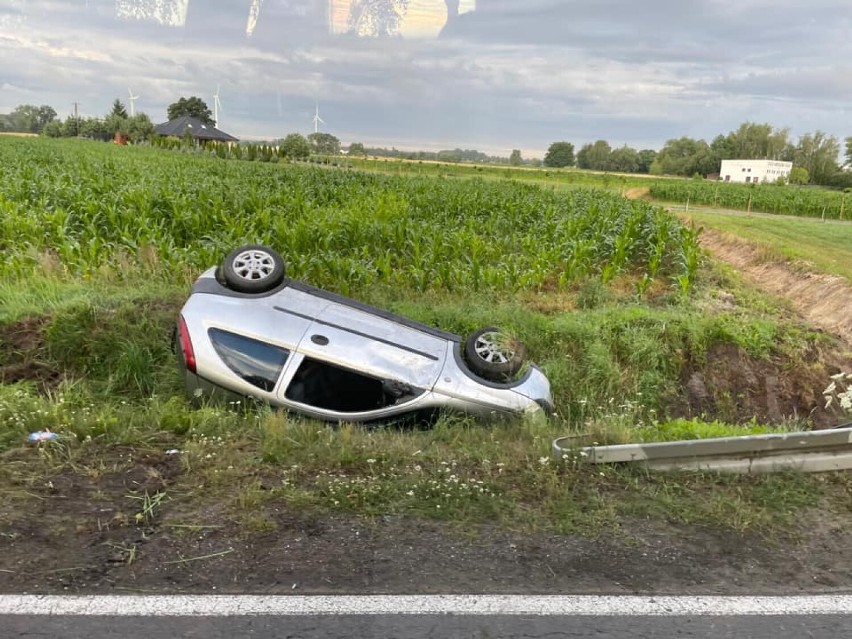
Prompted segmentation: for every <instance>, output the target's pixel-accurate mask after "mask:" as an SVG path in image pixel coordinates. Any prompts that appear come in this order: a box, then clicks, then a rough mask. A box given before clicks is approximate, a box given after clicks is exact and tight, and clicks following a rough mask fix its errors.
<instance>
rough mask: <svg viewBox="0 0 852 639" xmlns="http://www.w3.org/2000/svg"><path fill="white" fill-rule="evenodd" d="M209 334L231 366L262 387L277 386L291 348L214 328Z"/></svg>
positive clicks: (268, 389) (237, 372)
mask: <svg viewBox="0 0 852 639" xmlns="http://www.w3.org/2000/svg"><path fill="white" fill-rule="evenodd" d="M207 334H208V335H209V336H210V341H211V342H212V343H213V348H215V349H216V352H217V353H218V354H219V357H221V358H222V361H223V362H225V365H226V366H227V367H228V368H230V369H231V370H232V371H234V372H235V373H236V374H237V375H239V376H240V377H241V378H242V379H244V380H245V381H247V382H248V383H249V384H252V385H253V386H257V387H258V388H260V389H261V390H265V391H267V392H269V391H272V389H273V388H275V384H276V382H277V381H278V377H279V376H280V375H281V371H282V369H283V368H284V364H285V363H286V362H287V357H288V356H289V355H290V351H288V350H287V349H285V348H281V347H280V346H275V345H273V344H267V343H266V342H261V341H259V340H256V339H252V338H251V337H245V336H244V335H237V334H236V333H230V332H228V331H223V330H221V329H219V328H211V329H210V330H209V331H208V332H207Z"/></svg>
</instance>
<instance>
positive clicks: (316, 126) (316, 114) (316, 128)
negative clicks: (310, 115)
mask: <svg viewBox="0 0 852 639" xmlns="http://www.w3.org/2000/svg"><path fill="white" fill-rule="evenodd" d="M315 104H316V111H315V112H314V133H319V125H320V122H322V123H323V124H325V120H323V119H322V118H321V117H320V116H319V103H318V102H317V103H315Z"/></svg>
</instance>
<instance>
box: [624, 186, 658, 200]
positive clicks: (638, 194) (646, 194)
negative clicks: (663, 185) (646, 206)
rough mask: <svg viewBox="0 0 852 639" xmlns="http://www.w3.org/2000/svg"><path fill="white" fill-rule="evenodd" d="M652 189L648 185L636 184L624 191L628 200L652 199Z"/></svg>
mask: <svg viewBox="0 0 852 639" xmlns="http://www.w3.org/2000/svg"><path fill="white" fill-rule="evenodd" d="M650 193H651V189H650V188H648V187H647V186H634V187H632V188H629V189H627V190H626V191H625V192H624V197H626V198H627V199H628V200H650V199H651V197H650Z"/></svg>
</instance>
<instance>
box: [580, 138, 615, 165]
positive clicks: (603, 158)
mask: <svg viewBox="0 0 852 639" xmlns="http://www.w3.org/2000/svg"><path fill="white" fill-rule="evenodd" d="M611 154H612V147H610V145H609V142H607V141H606V140H597V141H596V142H595V143H594V144H584V145H583V148H581V149H580V151H579V153H577V166H579V167H580V168H581V169H591V170H593V171H609V170H610V155H611Z"/></svg>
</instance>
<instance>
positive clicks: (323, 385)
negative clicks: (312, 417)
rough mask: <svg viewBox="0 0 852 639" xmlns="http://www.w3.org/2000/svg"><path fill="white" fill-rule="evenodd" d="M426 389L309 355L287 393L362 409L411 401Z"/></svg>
mask: <svg viewBox="0 0 852 639" xmlns="http://www.w3.org/2000/svg"><path fill="white" fill-rule="evenodd" d="M422 393H423V390H422V389H419V388H412V387H411V386H409V385H408V384H405V383H402V382H398V381H394V380H381V379H377V378H375V377H370V376H368V375H362V374H360V373H356V372H355V371H352V370H348V369H345V368H340V367H339V366H333V365H332V364H328V363H326V362H322V361H319V360H316V359H312V358H310V357H306V358H304V359H303V360H302V363H301V364H300V365H299V369H298V370H297V371H296V374H295V375H293V379H292V381H291V382H290V385H289V386H288V387H287V392H286V393H284V396H285V397H286V398H287V399H289V400H292V401H294V402H299V403H301V404H307V405H308V406H315V407H317V408H322V409H325V410H333V411H337V412H340V413H361V412H365V411H371V410H378V409H380V408H385V407H387V406H394V405H398V404H402V403H404V402H407V401H411V400H412V399H414V398H416V397H417V396H418V395H420V394H422Z"/></svg>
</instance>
